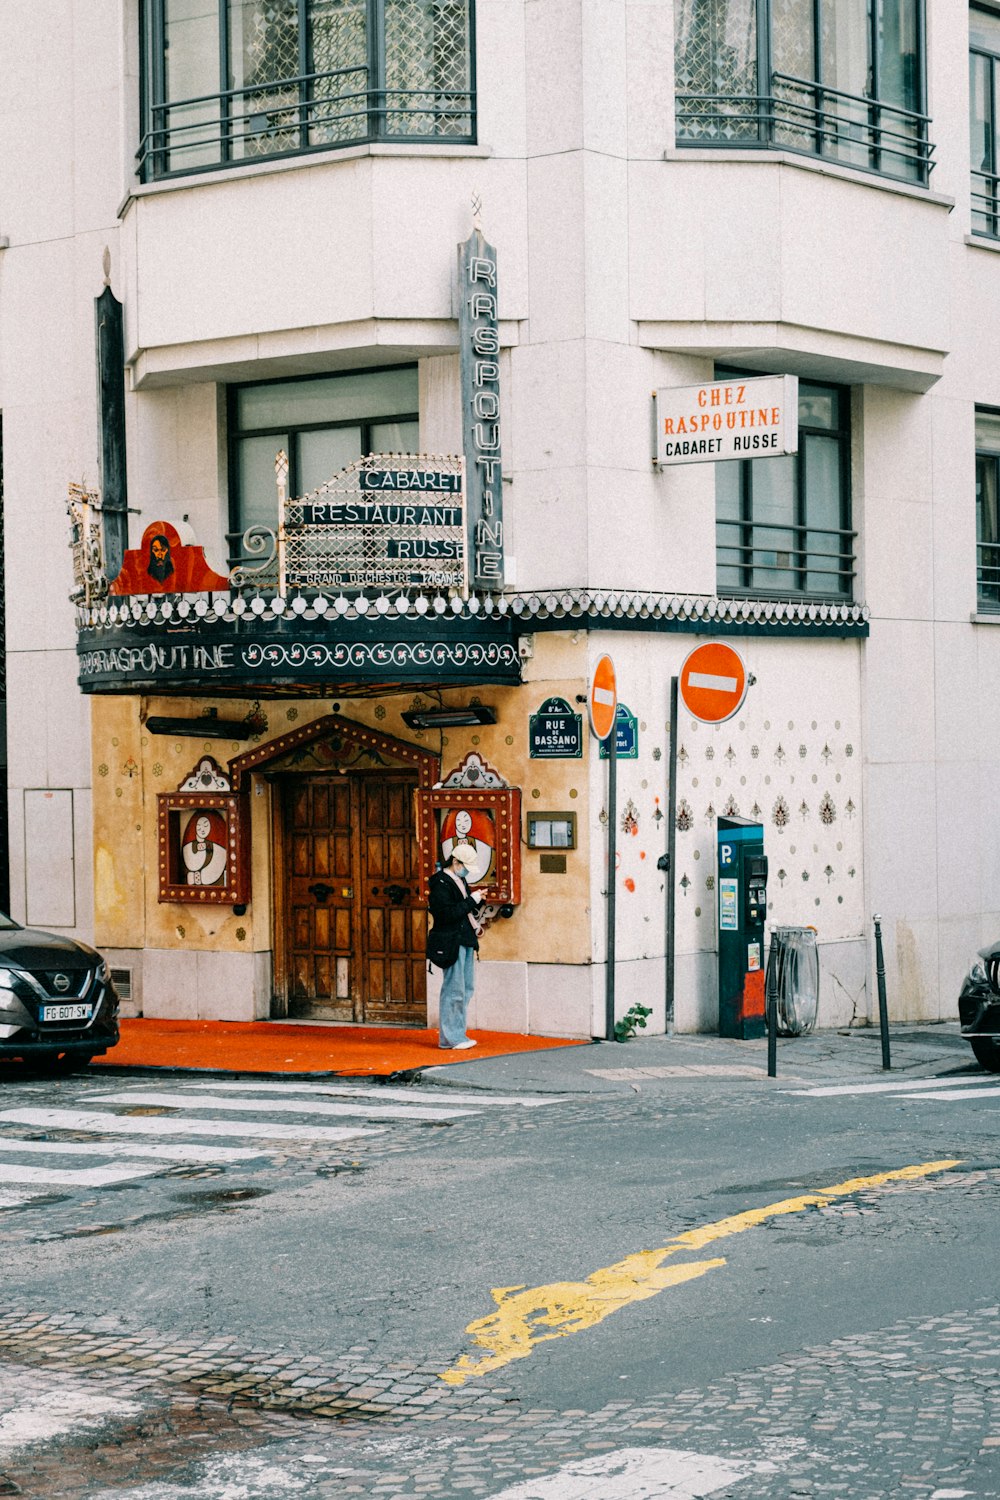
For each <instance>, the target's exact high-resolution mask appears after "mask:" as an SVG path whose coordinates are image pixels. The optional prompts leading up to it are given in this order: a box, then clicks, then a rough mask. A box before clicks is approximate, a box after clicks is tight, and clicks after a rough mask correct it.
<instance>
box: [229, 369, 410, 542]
mask: <svg viewBox="0 0 1000 1500" xmlns="http://www.w3.org/2000/svg"><path fill="white" fill-rule="evenodd" d="M227 394H228V407H229V410H228V426H229V517H230V521H229V525H230V529H229V543H230V547H229V551H230V561H231V562H241V561H245V560H246V558H247V557H248V556H252V555H253V554H252V553H248V552H247V551H245V550H244V544H243V537H244V533H245V532H246V531H247V530H248V529H249V528H251V527H254V526H264V527H267V528H269V529H271V530H274V529H275V528H276V526H277V523H278V491H277V486H276V481H275V471H274V464H275V456H276V455H277V454H278V453H279V452H283V453H285V454H286V455H287V457H288V493H289V495H290V496H292V497H296V496H300V495H308V494H310V493H311V492H312V491H313V490H316V489H319V487H320V485H322V484H325V483H326V481H327V480H328V479H332V478H333V477H334V475H336V474H339V473H340V471H341V469H346V468H347V467H348V465H349V464H352V463H354V461H355V459H358V458H365V457H367V455H368V454H370V453H417V452H419V431H420V429H419V420H418V404H419V399H418V386H417V367H416V365H395V366H393V367H391V368H389V369H380V370H357V371H354V372H352V373H350V374H342V375H311V376H307V377H305V378H304V379H289V380H272V381H260V382H255V383H254V384H252V385H235V386H230V387H229V390H228V393H227Z"/></svg>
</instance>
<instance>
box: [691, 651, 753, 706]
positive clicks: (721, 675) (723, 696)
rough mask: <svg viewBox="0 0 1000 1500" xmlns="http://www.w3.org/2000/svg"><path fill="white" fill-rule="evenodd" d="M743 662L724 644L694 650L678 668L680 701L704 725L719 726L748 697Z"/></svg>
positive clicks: (746, 677)
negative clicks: (679, 669) (679, 668)
mask: <svg viewBox="0 0 1000 1500" xmlns="http://www.w3.org/2000/svg"><path fill="white" fill-rule="evenodd" d="M747 685H748V676H747V669H746V666H745V664H744V661H743V658H742V656H741V655H740V653H739V652H738V651H734V650H733V648H732V646H727V645H726V643H725V641H709V642H708V644H707V645H705V646H696V647H695V649H694V650H693V651H691V652H689V654H688V655H687V656H686V657H685V658H684V665H683V666H682V667H681V675H680V694H681V701H682V703H683V704H684V707H685V708H686V709H687V711H688V713H689V714H692V715H693V716H694V718H696V719H700V720H701V722H702V723H703V724H722V723H724V722H725V720H726V719H731V718H732V717H733V714H735V713H737V712H738V711H739V708H740V705H741V704H742V702H743V699H744V698H745V697H746V695H747Z"/></svg>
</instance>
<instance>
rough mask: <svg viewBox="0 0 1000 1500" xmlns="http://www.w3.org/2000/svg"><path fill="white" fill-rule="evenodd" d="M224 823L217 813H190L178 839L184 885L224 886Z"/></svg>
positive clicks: (225, 838)
mask: <svg viewBox="0 0 1000 1500" xmlns="http://www.w3.org/2000/svg"><path fill="white" fill-rule="evenodd" d="M227 856H228V849H227V836H226V824H225V821H224V819H223V818H222V817H221V815H220V814H219V813H217V812H209V811H203V812H195V813H192V814H191V816H190V818H189V819H188V822H187V827H186V828H185V829H184V832H183V836H182V840H181V861H182V863H183V866H184V879H185V881H186V883H187V884H188V885H225V884H226V875H227Z"/></svg>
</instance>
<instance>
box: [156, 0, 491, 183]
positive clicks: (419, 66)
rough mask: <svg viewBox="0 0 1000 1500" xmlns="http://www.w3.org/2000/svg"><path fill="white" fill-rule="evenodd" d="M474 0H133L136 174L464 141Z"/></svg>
mask: <svg viewBox="0 0 1000 1500" xmlns="http://www.w3.org/2000/svg"><path fill="white" fill-rule="evenodd" d="M472 5H473V0H145V4H144V14H143V35H144V69H143V103H144V109H143V114H144V123H143V138H142V144H141V146H140V149H139V153H138V161H139V174H140V177H141V178H142V180H143V181H144V182H146V181H149V180H151V179H154V178H159V177H169V176H171V175H174V174H177V173H182V172H196V171H203V170H206V169H210V168H213V167H225V166H233V165H236V164H239V163H246V162H252V161H259V160H260V159H261V158H262V157H270V156H289V155H294V154H297V153H299V152H303V151H318V150H328V149H329V148H330V147H333V146H346V145H355V144H358V143H360V142H365V141H376V140H381V141H399V140H404V141H436V140H441V139H446V140H450V141H466V142H468V141H472V140H473V139H474V135H475V93H474V82H473V16H472Z"/></svg>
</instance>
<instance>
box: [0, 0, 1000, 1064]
mask: <svg viewBox="0 0 1000 1500" xmlns="http://www.w3.org/2000/svg"><path fill="white" fill-rule="evenodd" d="M0 34H2V35H3V38H4V41H5V43H6V47H7V52H8V55H15V54H16V55H19V56H24V55H25V53H27V56H28V57H30V59H31V65H30V66H24V67H20V68H18V69H17V70H16V73H15V74H14V75H13V76H12V77H11V78H10V79H9V80H8V86H7V88H6V90H5V92H6V100H5V104H4V106H3V108H2V110H0V178H2V191H0V205H2V209H0V213H2V221H0V234H2V236H3V243H4V247H5V248H3V250H2V251H0V409H2V414H3V429H2V431H3V449H2V452H3V494H4V497H5V507H6V516H5V527H4V534H5V553H6V556H5V564H6V609H7V621H6V650H7V694H8V697H9V712H8V725H9V764H8V791H9V809H10V850H11V854H10V861H11V905H12V910H13V913H14V915H15V916H17V917H19V918H21V919H23V920H27V921H28V922H29V923H31V924H32V925H35V926H41V927H46V928H50V929H51V928H55V929H58V930H66V931H72V932H77V933H79V934H80V935H82V936H85V937H87V938H90V939H92V940H94V941H96V943H97V944H98V945H99V946H101V947H102V949H104V950H105V951H107V952H108V953H109V955H110V958H111V961H112V963H113V965H114V966H115V968H116V969H117V970H118V971H119V975H120V977H121V979H122V982H123V983H124V984H126V985H127V988H128V991H129V994H130V998H131V1004H132V1007H133V1009H135V1010H140V1011H141V1012H143V1013H145V1014H147V1015H159V1016H184V1017H187V1016H191V1017H219V1018H224V1019H251V1018H266V1017H281V1016H286V1015H299V1016H311V1017H319V1018H323V1017H325V1018H328V1019H332V1020H341V1021H355V1022H360V1021H367V1022H369V1023H377V1024H395V1023H410V1024H419V1023H420V1022H422V1021H423V1020H424V1018H425V1017H428V1016H429V1017H430V1019H431V1021H432V1022H433V1019H434V1015H435V980H434V978H433V976H428V975H427V973H426V966H425V964H424V963H423V961H422V951H423V948H422V945H423V935H424V925H423V922H424V919H423V896H422V892H423V889H424V884H425V881H426V876H427V873H428V870H429V869H430V868H433V862H434V860H435V858H436V857H438V855H439V854H440V852H441V849H442V847H443V846H444V845H445V842H446V840H447V839H448V838H449V837H452V838H453V837H455V836H456V834H458V835H460V836H462V837H466V838H467V837H474V838H475V839H476V841H477V844H478V845H479V846H480V847H481V850H482V858H483V866H482V870H481V872H480V879H481V883H482V884H483V886H484V888H486V889H487V893H488V901H489V904H490V912H491V916H492V918H493V920H492V922H491V925H490V927H489V930H488V932H487V934H486V936H485V938H484V941H483V952H482V958H483V962H482V964H481V965H480V980H479V990H478V996H477V1000H476V1003H475V1009H474V1012H473V1015H472V1017H471V1024H473V1025H478V1026H482V1027H495V1028H497V1029H509V1030H516V1031H521V1030H525V1031H527V1030H530V1031H536V1032H541V1033H548V1034H565V1035H589V1034H602V1033H603V1030H604V999H605V964H606V955H607V946H606V909H607V901H608V891H609V878H608V856H607V849H608V812H609V782H608V764H607V762H606V761H605V760H603V759H602V758H601V757H600V756H599V754H598V750H597V745H596V742H595V741H594V740H593V739H592V738H591V736H590V735H589V734H588V732H587V723H586V707H585V705H586V700H587V694H588V688H589V684H590V681H591V677H592V673H593V670H594V666H595V664H596V662H597V661H598V659H599V658H600V657H601V656H602V655H603V654H605V653H610V655H611V656H612V657H613V660H614V663H615V667H616V673H617V683H618V694H619V702H620V705H621V708H622V710H623V739H622V742H621V746H622V750H623V754H622V756H621V758H620V759H619V761H618V765H617V799H616V800H617V806H616V810H615V824H616V826H615V843H616V858H615V868H614V870H613V872H612V878H613V881H614V892H615V898H616V901H615V904H616V911H617V917H616V942H615V958H616V992H617V1006H618V1011H619V1013H621V1012H623V1011H625V1010H627V1009H628V1008H629V1007H630V1006H631V1005H632V1004H635V1003H642V1004H645V1005H648V1006H650V1007H651V1009H652V1011H653V1018H652V1025H653V1027H654V1029H660V1030H662V1029H663V1027H664V1025H665V1024H666V1020H667V1016H668V1013H669V1011H670V1008H671V1006H672V1014H673V1020H674V1024H675V1025H676V1026H677V1028H678V1029H682V1030H698V1029H705V1030H711V1029H714V1027H715V1025H716V1023H717V1015H718V997H717V984H716V949H717V920H718V919H717V905H718V889H717V870H716V865H715V850H716V820H717V818H718V816H719V815H733V814H735V815H738V816H743V817H751V818H754V819H756V820H758V821H759V822H760V823H761V824H762V825H763V828H764V838H765V847H766V850H767V854H768V858H769V863H770V883H769V913H768V920H769V922H770V921H773V922H777V923H780V924H787V925H795V926H808V925H812V926H815V928H816V929H817V934H818V942H819V948H820V956H821V965H822V971H823V982H822V992H821V1003H820V1024H825V1025H840V1024H846V1023H849V1022H852V1021H855V1022H856V1021H860V1020H863V1019H864V1018H865V1017H866V1016H869V1015H870V1014H871V1009H872V996H871V988H872V985H871V944H870V919H871V914H872V912H873V911H875V910H878V911H879V912H880V913H881V916H882V921H883V930H884V934H885V937H886V944H887V967H888V977H889V995H890V1005H891V1008H892V1012H893V1014H894V1015H895V1016H896V1017H897V1018H914V1019H916V1018H922V1019H935V1018H939V1017H948V1016H953V1015H954V1014H955V1011H956V998H957V991H958V987H959V985H960V983H961V979H962V975H963V973H964V971H965V968H966V967H967V964H968V962H969V960H970V958H971V957H972V955H973V953H974V951H975V949H976V948H978V947H979V946H981V945H982V943H983V942H985V941H986V940H990V939H993V938H995V937H996V934H997V930H998V926H1000V900H998V897H997V891H998V890H1000V878H998V877H1000V853H998V849H1000V842H998V840H997V838H996V832H995V822H996V817H997V814H996V806H997V804H996V802H995V801H994V795H995V793H996V792H997V791H998V790H1000V748H998V746H1000V735H998V734H997V733H995V732H994V731H995V729H996V728H997V725H996V723H995V721H996V720H997V719H998V718H1000V704H998V700H997V694H996V693H995V691H994V685H995V683H996V682H997V680H998V667H1000V631H998V629H997V626H998V625H1000V498H998V495H1000V370H998V367H997V363H996V360H995V359H994V358H993V351H992V333H993V331H994V330H995V329H996V328H997V327H998V326H1000V257H998V253H997V252H998V250H1000V191H998V183H1000V176H998V171H1000V168H998V160H997V149H998V142H1000V126H998V120H997V106H996V95H997V87H996V84H997V70H998V67H1000V6H996V5H992V4H987V3H985V0H984V3H983V4H976V5H973V6H971V7H968V8H966V7H964V6H961V5H955V4H953V3H946V0H881V3H880V4H879V5H878V6H871V5H868V4H867V3H865V0H842V3H838V4H837V6H836V7H833V6H831V7H820V6H818V5H814V4H813V3H812V0H810V3H808V4H802V3H798V0H785V3H782V4H779V3H777V0H769V3H764V0H551V3H548V0H547V3H545V4H539V3H536V0H351V3H339V0H143V3H139V0H102V3H99V4H93V3H88V4H83V3H81V0H55V4H54V6H49V7H47V8H46V9H45V10H44V11H38V10H37V9H36V8H35V7H31V6H28V5H26V4H23V3H20V4H16V5H12V6H8V7H6V8H5V11H4V14H3V16H2V17H0ZM42 112H44V117H45V119H46V121H47V126H46V129H45V130H44V131H41V130H39V129H37V126H36V124H34V123H33V122H37V120H38V119H39V117H40V115H41V114H42ZM970 121H971V126H970ZM765 375H793V376H795V377H797V379H798V386H797V405H798V412H797V415H798V428H799V440H798V446H797V451H796V452H795V453H791V454H787V455H783V454H777V455H770V456H767V455H766V454H764V455H762V456H759V457H758V456H754V455H755V453H756V452H757V451H758V450H756V449H754V448H753V447H749V448H748V449H747V450H746V451H747V456H746V457H745V458H735V459H729V460H727V461H725V462H714V461H701V460H702V459H705V458H707V457H710V453H711V450H709V452H708V454H705V453H703V452H696V451H695V447H694V445H695V444H696V443H701V442H703V441H705V440H706V438H705V434H706V433H708V435H709V438H708V440H710V438H711V433H712V432H713V431H715V430H716V428H715V427H713V425H712V423H713V420H714V418H715V417H716V416H717V415H718V416H719V418H720V427H719V430H721V422H722V420H723V419H724V415H725V408H724V405H723V406H720V407H719V408H718V409H716V408H715V407H714V406H713V402H715V401H718V402H720V403H722V402H724V401H725V400H727V399H728V400H729V401H730V402H731V403H732V404H733V405H734V407H735V409H740V408H741V407H742V408H743V409H749V410H750V411H752V394H751V393H752V391H753V389H754V387H752V386H749V385H747V382H748V381H752V380H753V379H754V378H756V377H759V376H765ZM687 387H690V388H697V389H698V390H701V391H702V392H707V391H708V390H709V387H715V388H716V390H717V391H718V390H720V389H721V390H727V389H728V390H729V392H730V394H729V397H728V398H726V397H724V396H714V397H713V396H712V395H711V394H705V395H704V404H703V405H699V404H698V402H696V403H695V406H694V408H693V409H692V413H691V422H690V428H691V429H693V436H692V435H691V432H690V431H689V427H688V426H685V427H684V428H680V429H678V441H677V443H676V444H675V448H676V449H677V450H678V451H675V452H674V453H673V454H671V455H669V458H670V461H669V462H663V463H660V464H657V463H655V462H654V459H653V455H654V453H655V451H656V440H657V436H658V434H657V430H656V425H655V424H656V409H657V408H656V404H655V402H654V399H653V393H654V392H668V391H671V390H675V389H677V388H687ZM740 393H743V394H740ZM702 419H704V421H703V420H702ZM681 433H683V436H681V435H680V434H681ZM661 436H662V434H661ZM684 445H689V446H687V447H685V446H684ZM279 455H280V458H279ZM661 456H663V455H661ZM678 459H681V460H687V461H681V462H678V461H676V460H678ZM276 463H277V468H276ZM71 486H72V487H73V488H72V497H71V498H72V501H73V512H72V528H73V530H72V538H73V542H74V546H73V549H72V550H71V548H70V547H69V546H68V545H67V536H68V530H67V512H66V497H67V493H68V490H69V488H70V487H71ZM279 520H280V522H281V524H280V525H279ZM171 570H172V571H171ZM711 638H719V639H723V640H729V641H731V642H732V643H733V644H734V645H736V646H737V647H738V649H739V650H740V651H741V653H742V654H743V656H744V658H745V661H746V663H747V666H748V668H749V670H750V672H751V673H752V675H753V678H754V679H755V680H754V682H753V685H752V686H751V688H750V690H749V692H748V695H747V697H746V699H745V701H744V703H743V705H742V707H741V709H740V711H739V713H738V714H737V715H736V716H735V717H734V718H732V719H730V720H729V721H727V722H725V723H723V724H721V725H718V726H716V727H711V726H708V725H705V724H703V723H699V722H698V721H696V720H694V719H693V718H691V716H690V715H688V714H685V713H684V712H683V711H682V712H681V713H680V714H679V716H678V722H677V725H676V745H677V748H676V780H675V784H674V787H673V806H674V808H675V817H676V824H675V845H676V850H675V860H674V869H673V871H672V872H670V874H669V875H668V874H667V873H666V872H665V871H664V870H663V868H662V863H663V861H662V856H663V854H664V852H665V851H666V848H667V843H668V838H667V824H668V811H669V809H670V806H671V788H670V786H669V784H668V782H669V776H668V772H669V766H670V723H669V720H670V682H671V678H672V677H673V676H675V675H676V674H677V673H678V671H679V669H680V666H681V664H682V662H683V660H684V658H685V657H686V656H687V654H688V652H689V651H690V650H691V649H692V647H693V646H695V645H696V644H697V643H698V642H699V641H701V640H704V639H711ZM460 819H461V820H462V821H461V822H459V821H458V820H460ZM671 877H672V878H673V880H674V881H675V887H674V891H675V908H676V910H675V921H674V934H673V936H674V948H675V965H674V968H675V972H674V980H673V986H672V994H671V993H670V990H671V986H670V985H669V983H668V979H667V971H666V962H665V954H666V951H667V946H668V945H667V931H666V924H667V888H666V887H667V880H668V879H669V878H671Z"/></svg>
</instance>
